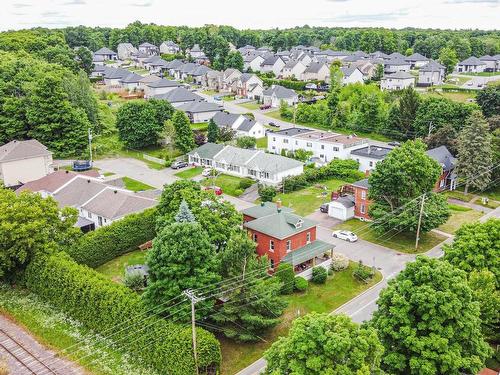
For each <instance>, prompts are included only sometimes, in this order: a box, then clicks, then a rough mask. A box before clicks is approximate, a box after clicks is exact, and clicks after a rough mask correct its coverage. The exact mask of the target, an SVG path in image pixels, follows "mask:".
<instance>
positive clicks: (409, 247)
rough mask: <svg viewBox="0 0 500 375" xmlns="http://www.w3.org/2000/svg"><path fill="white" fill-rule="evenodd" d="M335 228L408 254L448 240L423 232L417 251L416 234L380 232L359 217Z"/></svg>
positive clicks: (422, 251)
mask: <svg viewBox="0 0 500 375" xmlns="http://www.w3.org/2000/svg"><path fill="white" fill-rule="evenodd" d="M334 229H335V230H337V229H346V230H350V231H352V232H354V233H355V234H357V235H358V237H359V238H361V239H363V240H365V241H369V242H372V243H375V244H377V245H380V246H385V247H388V248H389V249H393V250H396V251H399V252H401V253H407V254H419V253H424V252H426V251H428V250H430V249H432V248H433V247H434V246H436V245H438V244H440V243H441V242H443V241H444V240H446V237H444V236H442V235H440V234H437V233H434V232H429V233H423V234H422V235H421V236H420V241H419V244H418V249H417V250H416V251H415V235H414V234H413V233H404V232H402V233H397V232H394V231H388V232H384V233H378V232H376V231H375V230H374V229H373V227H372V226H370V224H369V223H367V222H363V221H361V220H358V219H351V220H347V221H346V222H344V223H342V224H339V225H336V226H335V227H334ZM396 233H397V234H396Z"/></svg>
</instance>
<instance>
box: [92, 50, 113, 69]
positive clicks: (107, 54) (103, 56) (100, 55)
mask: <svg viewBox="0 0 500 375" xmlns="http://www.w3.org/2000/svg"><path fill="white" fill-rule="evenodd" d="M116 60H118V54H117V53H116V52H115V51H112V50H110V49H109V48H107V47H102V48H100V49H98V50H97V51H95V52H94V54H93V57H92V62H93V63H94V65H104V63H105V62H106V61H116Z"/></svg>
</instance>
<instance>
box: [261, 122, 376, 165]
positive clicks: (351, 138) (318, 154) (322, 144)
mask: <svg viewBox="0 0 500 375" xmlns="http://www.w3.org/2000/svg"><path fill="white" fill-rule="evenodd" d="M366 144H367V140H366V139H364V138H360V137H357V136H356V135H344V134H338V133H333V132H329V131H322V130H312V129H307V128H289V129H283V130H278V131H273V132H268V133H267V150H268V151H269V152H271V153H273V154H281V153H282V152H283V151H285V152H286V151H292V152H293V151H297V150H305V151H311V152H312V157H315V158H319V159H320V160H321V161H322V162H323V163H328V162H330V161H332V160H333V159H349V155H350V154H351V152H352V150H353V149H356V148H360V147H364V146H365V145H366Z"/></svg>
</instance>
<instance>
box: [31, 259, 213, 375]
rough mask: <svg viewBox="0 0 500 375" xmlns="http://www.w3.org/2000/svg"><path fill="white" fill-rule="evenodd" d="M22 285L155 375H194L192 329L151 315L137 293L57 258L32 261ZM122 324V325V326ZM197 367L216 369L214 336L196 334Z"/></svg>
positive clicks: (200, 331)
mask: <svg viewBox="0 0 500 375" xmlns="http://www.w3.org/2000/svg"><path fill="white" fill-rule="evenodd" d="M24 282H25V283H26V286H27V287H28V289H29V290H31V291H32V292H33V293H35V294H38V295H39V296H40V297H41V298H43V299H44V300H46V301H47V302H49V303H50V304H51V305H53V306H54V307H55V308H58V309H60V310H62V311H63V312H64V313H66V314H67V315H69V316H70V317H71V318H72V319H75V320H77V321H79V322H80V323H81V324H82V325H84V326H85V327H86V328H88V329H91V330H93V331H94V332H96V333H97V334H101V335H103V336H107V337H110V336H111V335H112V340H113V341H114V343H115V345H116V346H117V347H119V348H121V349H122V350H124V351H126V352H128V353H129V354H130V355H131V356H133V357H136V358H137V360H138V361H140V362H142V363H143V364H144V365H145V366H146V367H148V366H150V367H153V368H154V369H156V370H157V371H158V372H159V373H164V372H165V369H169V374H176V375H177V374H178V375H184V374H193V373H194V372H195V368H194V360H193V355H192V345H191V342H192V341H191V340H192V339H191V329H190V328H187V327H184V326H181V325H178V324H174V323H171V322H169V321H168V320H165V319H160V318H157V317H155V316H151V315H149V314H148V313H147V311H146V308H145V307H144V305H143V304H142V301H141V299H140V297H139V295H137V294H136V293H134V292H132V291H131V290H129V289H127V288H126V287H125V286H124V285H120V284H117V283H114V282H112V281H111V280H108V279H106V278H105V277H104V276H102V275H100V274H99V273H97V272H96V271H94V270H92V269H90V268H88V267H86V266H81V265H79V264H77V263H75V262H74V261H73V260H72V259H71V258H70V257H69V256H68V255H67V254H64V253H57V254H54V255H51V256H44V257H39V258H37V259H35V260H34V261H33V262H31V263H30V265H29V266H28V267H27V269H26V273H25V275H24ZM120 324H122V325H120ZM197 335H198V363H199V365H200V368H206V367H207V366H210V365H213V364H215V365H218V364H219V362H220V347H219V343H218V342H217V340H216V339H215V337H214V336H213V335H212V334H211V333H208V332H206V331H205V330H202V329H197Z"/></svg>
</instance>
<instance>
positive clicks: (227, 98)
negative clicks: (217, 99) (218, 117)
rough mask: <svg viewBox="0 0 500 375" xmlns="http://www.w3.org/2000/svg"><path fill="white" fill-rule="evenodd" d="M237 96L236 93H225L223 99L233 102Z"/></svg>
mask: <svg viewBox="0 0 500 375" xmlns="http://www.w3.org/2000/svg"><path fill="white" fill-rule="evenodd" d="M234 99H235V97H234V95H225V96H223V97H222V100H223V101H225V102H232V101H234Z"/></svg>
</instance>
